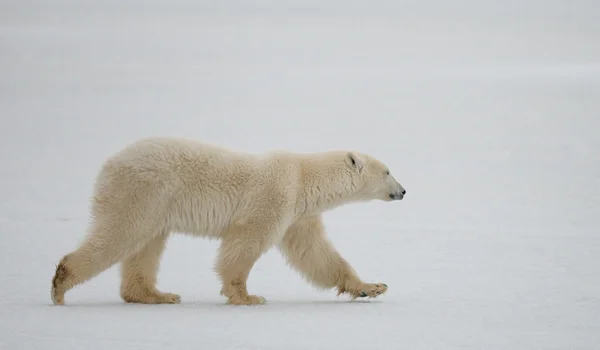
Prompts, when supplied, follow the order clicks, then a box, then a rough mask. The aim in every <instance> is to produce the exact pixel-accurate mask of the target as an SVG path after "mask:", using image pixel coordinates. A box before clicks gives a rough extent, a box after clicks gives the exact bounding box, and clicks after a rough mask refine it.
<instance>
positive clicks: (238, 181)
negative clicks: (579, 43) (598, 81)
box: [51, 137, 406, 305]
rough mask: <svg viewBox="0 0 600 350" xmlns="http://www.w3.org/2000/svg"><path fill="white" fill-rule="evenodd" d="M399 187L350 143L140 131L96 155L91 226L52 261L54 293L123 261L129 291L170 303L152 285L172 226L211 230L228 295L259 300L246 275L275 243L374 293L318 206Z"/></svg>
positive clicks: (346, 286)
mask: <svg viewBox="0 0 600 350" xmlns="http://www.w3.org/2000/svg"><path fill="white" fill-rule="evenodd" d="M405 194H406V190H405V189H404V188H403V187H402V186H401V185H400V184H399V183H398V182H397V181H396V180H395V179H394V177H393V176H392V175H391V174H390V171H389V169H388V167H387V166H386V165H385V164H383V163H382V162H380V161H379V160H377V159H375V158H373V157H371V156H369V155H366V154H363V153H359V152H354V151H326V152H321V153H306V154H301V153H291V152H285V151H270V152H267V153H264V154H250V153H242V152H238V151H234V150H230V149H226V148H223V147H220V146H216V145H212V144H207V143H204V142H202V141H198V140H193V139H187V138H185V139H184V138H175V137H152V138H146V139H142V140H139V141H136V142H134V143H132V144H130V145H129V146H126V147H125V148H123V149H122V150H121V151H119V152H117V153H116V154H115V155H113V156H112V157H110V158H108V159H107V160H106V161H105V162H104V164H103V166H102V168H101V170H100V172H99V174H98V176H97V178H96V182H95V186H94V193H93V197H92V199H91V202H92V203H91V214H92V215H91V216H92V218H91V223H90V226H89V229H88V233H87V235H86V237H85V238H84V240H83V242H82V243H81V245H80V246H79V248H78V249H76V250H75V251H73V252H71V253H70V254H67V255H65V256H64V257H63V258H62V259H61V260H60V262H59V264H58V266H57V267H56V273H55V275H54V278H53V279H52V288H51V299H52V301H53V303H54V304H57V305H63V304H64V296H65V293H66V292H67V291H68V290H69V289H71V288H73V287H74V286H76V285H78V284H81V283H83V282H85V281H87V280H89V279H91V278H92V277H94V276H96V275H98V274H99V273H101V272H102V271H104V270H106V269H108V268H109V267H111V266H113V265H114V264H116V263H118V262H121V277H122V281H121V288H120V295H121V297H122V298H123V299H124V300H125V301H126V302H131V303H145V304H162V303H179V302H180V297H179V296H178V295H176V294H171V293H163V292H161V291H159V290H158V289H157V288H156V278H157V271H158V267H159V260H160V259H161V255H162V253H163V250H164V248H165V242H166V240H167V238H168V237H169V235H170V234H171V233H172V232H179V233H183V234H189V235H193V236H197V237H198V236H199V237H207V238H212V239H218V240H220V246H219V249H218V255H217V259H216V266H215V268H216V271H217V273H218V276H219V278H220V281H221V283H222V289H221V294H222V295H223V296H225V297H226V298H227V302H228V303H230V304H234V305H253V304H263V303H265V299H264V298H263V297H260V296H256V295H250V294H249V293H248V290H247V288H246V281H247V278H248V275H249V273H250V270H251V269H252V267H253V265H254V264H255V262H256V261H257V259H258V258H259V257H260V256H261V255H262V254H264V253H265V252H266V251H267V250H269V249H270V248H272V247H277V248H278V249H279V250H280V252H281V253H282V255H283V256H284V257H285V258H286V259H287V261H288V263H289V265H290V266H291V267H292V268H293V269H295V270H297V271H298V272H299V273H300V274H301V275H302V276H303V277H304V278H305V279H306V280H308V281H309V282H310V283H312V284H313V285H314V286H316V287H319V288H322V289H332V288H337V291H338V295H340V294H342V293H346V294H348V295H349V296H350V297H351V298H352V299H355V298H358V297H376V296H378V295H380V294H382V293H385V292H386V291H387V285H385V284H383V283H366V282H363V281H362V280H361V279H360V278H359V277H358V276H357V274H356V272H355V271H354V269H353V268H352V267H351V266H350V264H349V263H348V262H347V261H346V260H345V259H344V258H343V257H342V256H341V255H340V254H339V253H338V252H337V251H336V249H335V248H334V247H333V245H332V244H331V242H330V241H329V240H328V239H327V237H326V234H325V229H324V225H323V220H322V213H323V212H325V211H327V210H331V209H333V208H336V207H339V206H341V205H344V204H347V203H351V202H357V201H370V200H383V201H395V200H401V199H403V197H404V195H405Z"/></svg>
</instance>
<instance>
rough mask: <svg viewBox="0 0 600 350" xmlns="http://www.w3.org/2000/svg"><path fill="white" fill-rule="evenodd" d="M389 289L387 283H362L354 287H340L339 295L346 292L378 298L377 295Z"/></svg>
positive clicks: (351, 295)
mask: <svg viewBox="0 0 600 350" xmlns="http://www.w3.org/2000/svg"><path fill="white" fill-rule="evenodd" d="M387 289H388V286H387V284H385V283H361V284H358V285H357V286H355V287H354V286H353V287H338V295H340V294H343V293H346V294H348V295H350V297H352V299H356V298H366V297H369V298H376V297H377V296H379V295H381V294H383V293H385V292H386V291H387Z"/></svg>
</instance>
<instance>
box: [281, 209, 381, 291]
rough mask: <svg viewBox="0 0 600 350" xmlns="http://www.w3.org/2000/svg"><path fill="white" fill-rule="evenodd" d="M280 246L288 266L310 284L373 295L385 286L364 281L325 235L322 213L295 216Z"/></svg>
mask: <svg viewBox="0 0 600 350" xmlns="http://www.w3.org/2000/svg"><path fill="white" fill-rule="evenodd" d="M279 249H280V250H281V252H282V253H283V255H284V256H285V257H286V258H287V260H288V262H289V264H290V266H292V267H293V268H295V269H296V270H298V271H299V272H300V273H302V275H304V277H305V278H306V279H307V280H308V281H310V282H311V283H312V284H313V285H315V286H317V287H320V288H327V289H329V288H334V287H335V288H337V291H338V295H340V294H348V295H349V296H350V297H351V298H352V299H355V298H365V297H370V298H375V297H377V296H379V295H381V294H383V293H385V292H386V291H387V289H388V287H387V285H385V284H384V283H365V282H363V281H362V280H361V279H360V278H359V277H358V275H357V274H356V272H355V271H354V269H353V268H352V267H351V266H350V264H349V263H348V262H347V261H346V259H344V258H343V257H342V256H341V255H340V253H339V252H338V251H337V250H336V249H335V247H334V246H333V245H332V244H331V242H330V241H329V240H328V239H327V237H326V235H325V227H324V225H323V222H322V217H321V215H318V216H313V217H309V218H303V219H300V220H298V221H297V222H296V223H294V225H292V226H291V227H290V228H289V229H288V230H287V232H286V234H285V236H284V238H283V240H282V241H281V243H280V244H279Z"/></svg>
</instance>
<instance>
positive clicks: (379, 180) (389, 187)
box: [345, 151, 406, 201]
mask: <svg viewBox="0 0 600 350" xmlns="http://www.w3.org/2000/svg"><path fill="white" fill-rule="evenodd" d="M345 161H346V165H347V166H348V168H349V169H350V176H351V179H352V184H353V186H354V188H355V191H356V196H357V197H358V198H359V199H361V200H375V199H378V200H383V201H394V200H402V199H403V198H404V195H405V194H406V190H405V189H404V187H402V185H400V184H399V183H398V181H396V179H394V176H392V174H391V173H390V169H389V168H388V167H387V166H386V165H385V164H384V163H382V162H381V161H379V160H377V159H376V158H374V157H372V156H370V155H368V154H362V153H358V152H352V151H351V152H347V153H346V159H345Z"/></svg>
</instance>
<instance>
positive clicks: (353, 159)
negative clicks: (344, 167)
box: [346, 152, 365, 173]
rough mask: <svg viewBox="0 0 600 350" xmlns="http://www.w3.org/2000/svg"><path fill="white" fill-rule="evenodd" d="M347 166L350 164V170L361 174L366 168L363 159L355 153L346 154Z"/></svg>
mask: <svg viewBox="0 0 600 350" xmlns="http://www.w3.org/2000/svg"><path fill="white" fill-rule="evenodd" d="M346 164H348V166H349V167H350V168H352V169H354V170H355V171H356V172H358V173H361V172H362V170H363V168H364V166H365V162H364V161H363V159H362V157H361V156H359V155H358V154H356V153H355V152H348V153H347V154H346Z"/></svg>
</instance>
